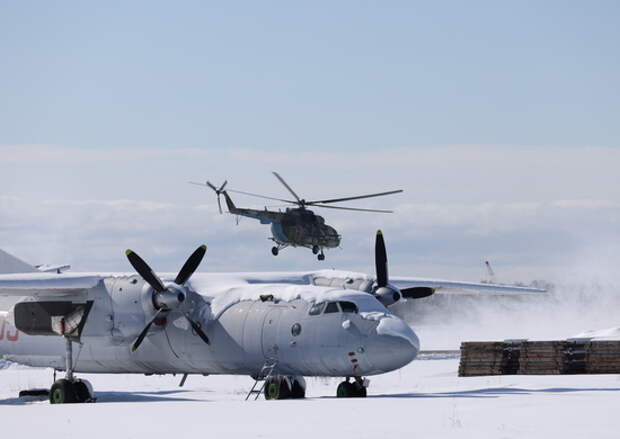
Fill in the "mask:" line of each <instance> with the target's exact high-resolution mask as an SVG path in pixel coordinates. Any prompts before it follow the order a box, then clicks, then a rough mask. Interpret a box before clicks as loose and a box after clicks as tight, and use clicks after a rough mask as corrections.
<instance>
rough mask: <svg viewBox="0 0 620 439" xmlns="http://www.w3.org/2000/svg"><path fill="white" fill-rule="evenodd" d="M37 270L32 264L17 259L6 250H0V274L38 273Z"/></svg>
mask: <svg viewBox="0 0 620 439" xmlns="http://www.w3.org/2000/svg"><path fill="white" fill-rule="evenodd" d="M37 271H38V270H37V269H36V268H35V267H33V266H32V265H30V264H28V263H26V262H24V261H22V260H21V259H17V258H16V257H15V256H13V255H11V254H9V253H7V252H5V251H4V250H0V274H11V273H36V272H37Z"/></svg>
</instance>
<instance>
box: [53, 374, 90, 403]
mask: <svg viewBox="0 0 620 439" xmlns="http://www.w3.org/2000/svg"><path fill="white" fill-rule="evenodd" d="M80 402H94V399H93V396H92V394H91V391H90V386H88V384H87V383H86V382H85V381H82V380H79V379H78V380H75V381H69V380H67V379H65V378H63V379H60V380H57V381H56V382H55V383H54V384H53V385H52V389H51V390H50V403H51V404H71V403H80Z"/></svg>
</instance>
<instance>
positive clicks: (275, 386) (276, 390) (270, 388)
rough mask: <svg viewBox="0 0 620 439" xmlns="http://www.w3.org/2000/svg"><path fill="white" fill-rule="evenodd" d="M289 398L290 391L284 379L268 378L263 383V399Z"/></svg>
mask: <svg viewBox="0 0 620 439" xmlns="http://www.w3.org/2000/svg"><path fill="white" fill-rule="evenodd" d="M290 397H291V390H290V389H289V387H288V384H287V382H286V380H285V379H282V378H270V379H269V380H267V382H266V383H265V399H287V398H290Z"/></svg>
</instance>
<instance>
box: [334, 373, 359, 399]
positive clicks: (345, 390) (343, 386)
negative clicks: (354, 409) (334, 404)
mask: <svg viewBox="0 0 620 439" xmlns="http://www.w3.org/2000/svg"><path fill="white" fill-rule="evenodd" d="M336 396H337V397H338V398H366V387H365V386H364V380H363V379H362V378H361V377H355V380H354V381H353V382H351V381H349V377H347V379H346V380H345V381H343V382H341V383H340V384H339V385H338V388H337V389H336Z"/></svg>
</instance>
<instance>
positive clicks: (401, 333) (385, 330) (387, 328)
mask: <svg viewBox="0 0 620 439" xmlns="http://www.w3.org/2000/svg"><path fill="white" fill-rule="evenodd" d="M377 334H379V335H391V336H394V337H400V338H404V339H405V340H407V341H408V342H409V343H410V344H411V345H412V346H415V348H416V349H417V350H419V349H420V340H419V339H418V337H417V336H416V335H415V333H414V332H413V331H412V330H411V328H410V327H409V326H408V325H407V324H406V323H405V322H403V321H402V320H401V319H398V318H395V317H393V316H389V315H388V316H385V317H383V318H382V319H381V320H379V325H378V326H377Z"/></svg>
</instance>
